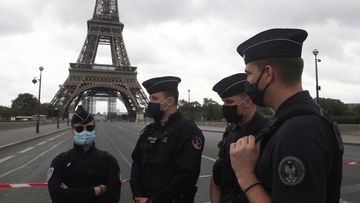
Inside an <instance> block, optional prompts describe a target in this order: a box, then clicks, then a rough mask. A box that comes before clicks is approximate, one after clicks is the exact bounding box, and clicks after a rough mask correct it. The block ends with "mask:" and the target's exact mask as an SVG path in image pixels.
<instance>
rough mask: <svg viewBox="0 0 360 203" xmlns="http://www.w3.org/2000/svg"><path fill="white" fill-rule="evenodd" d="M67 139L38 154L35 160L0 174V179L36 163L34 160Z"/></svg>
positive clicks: (34, 159)
mask: <svg viewBox="0 0 360 203" xmlns="http://www.w3.org/2000/svg"><path fill="white" fill-rule="evenodd" d="M68 139H70V137H69V138H67V139H65V140H63V141H61V142H59V143H57V144H55V145H54V146H52V147H51V148H50V149H48V150H46V151H44V152H42V153H41V154H39V155H38V156H36V157H35V158H33V159H31V160H30V161H28V162H27V163H25V164H24V165H21V166H19V167H18V168H14V169H12V170H10V171H8V172H6V173H3V174H1V175H0V178H2V177H4V176H7V175H9V174H11V173H14V172H15V171H18V170H20V169H22V168H24V167H26V166H27V165H29V164H31V163H32V162H34V161H36V160H37V159H38V158H40V157H41V156H44V154H46V153H48V152H49V151H51V150H53V149H54V148H55V147H57V146H58V145H60V144H62V143H63V142H65V141H67V140H68Z"/></svg>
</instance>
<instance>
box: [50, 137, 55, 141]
mask: <svg viewBox="0 0 360 203" xmlns="http://www.w3.org/2000/svg"><path fill="white" fill-rule="evenodd" d="M55 138H56V137H52V138H50V139H48V140H49V141H51V140H53V139H55Z"/></svg>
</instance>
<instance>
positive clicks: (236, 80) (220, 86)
mask: <svg viewBox="0 0 360 203" xmlns="http://www.w3.org/2000/svg"><path fill="white" fill-rule="evenodd" d="M245 82H246V74H245V73H237V74H234V75H230V76H228V77H226V78H224V79H222V80H220V81H219V82H218V83H216V84H215V85H214V87H213V91H215V92H217V93H218V94H219V96H220V97H221V98H222V99H223V98H228V97H232V96H234V95H237V94H241V93H245Z"/></svg>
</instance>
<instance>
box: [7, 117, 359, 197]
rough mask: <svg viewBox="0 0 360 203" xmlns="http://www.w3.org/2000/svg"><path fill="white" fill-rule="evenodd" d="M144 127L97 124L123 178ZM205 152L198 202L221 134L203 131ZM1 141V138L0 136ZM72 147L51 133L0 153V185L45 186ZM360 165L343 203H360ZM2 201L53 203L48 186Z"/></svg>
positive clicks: (352, 169)
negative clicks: (52, 165) (59, 159)
mask: <svg viewBox="0 0 360 203" xmlns="http://www.w3.org/2000/svg"><path fill="white" fill-rule="evenodd" d="M143 127H144V125H140V124H132V123H103V122H100V123H98V124H97V129H96V134H97V137H96V145H97V147H99V148H101V149H106V150H107V151H109V152H110V153H111V154H113V155H114V156H115V158H116V159H117V160H118V162H119V165H120V167H121V171H122V178H123V179H128V178H129V176H130V164H131V157H130V154H131V152H132V150H133V148H134V146H135V143H136V141H137V139H138V136H139V132H140V131H141V130H142V128H143ZM204 135H205V137H206V144H205V149H204V152H203V160H202V167H201V174H200V175H201V177H200V179H199V181H198V187H199V190H198V193H197V195H196V202H197V203H205V202H209V175H210V174H211V168H212V165H213V163H214V160H215V158H216V156H217V142H218V141H219V140H220V139H221V134H220V133H216V132H204ZM0 139H1V137H0ZM71 147H72V137H71V136H70V135H69V134H68V133H67V132H60V133H55V134H51V135H48V136H45V137H41V138H38V139H36V140H31V141H28V142H24V143H21V144H17V145H14V146H11V147H7V148H4V149H1V150H0V184H4V183H44V182H45V179H46V172H47V169H48V167H49V164H50V162H51V160H52V158H53V157H55V156H56V155H57V154H59V153H61V152H63V151H66V150H68V149H70V148H71ZM344 158H345V161H346V162H353V161H359V160H360V145H346V146H345V156H344ZM359 174H360V165H350V166H345V167H344V178H343V187H342V199H343V200H344V202H345V201H346V202H360V176H359ZM0 202H1V203H10V202H11V203H13V202H25V203H27V202H36V203H38V202H39V203H42V202H50V199H49V195H48V192H47V188H46V187H23V188H6V189H4V188H3V189H2V188H0ZM121 202H132V201H131V192H130V187H129V184H128V183H124V184H123V187H122V191H121Z"/></svg>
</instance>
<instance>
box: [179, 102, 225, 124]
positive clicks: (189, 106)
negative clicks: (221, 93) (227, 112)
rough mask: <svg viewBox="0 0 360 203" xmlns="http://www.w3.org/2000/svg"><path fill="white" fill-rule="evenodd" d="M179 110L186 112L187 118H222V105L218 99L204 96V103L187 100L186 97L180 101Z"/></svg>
mask: <svg viewBox="0 0 360 203" xmlns="http://www.w3.org/2000/svg"><path fill="white" fill-rule="evenodd" d="M179 110H180V111H181V112H182V113H183V114H184V116H185V118H188V119H191V120H207V121H208V120H221V119H222V110H221V105H219V104H218V103H217V102H216V101H214V100H212V99H209V98H204V101H203V104H202V105H201V104H200V103H199V102H197V101H194V102H190V103H189V102H187V101H185V100H184V99H182V100H180V101H179Z"/></svg>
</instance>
